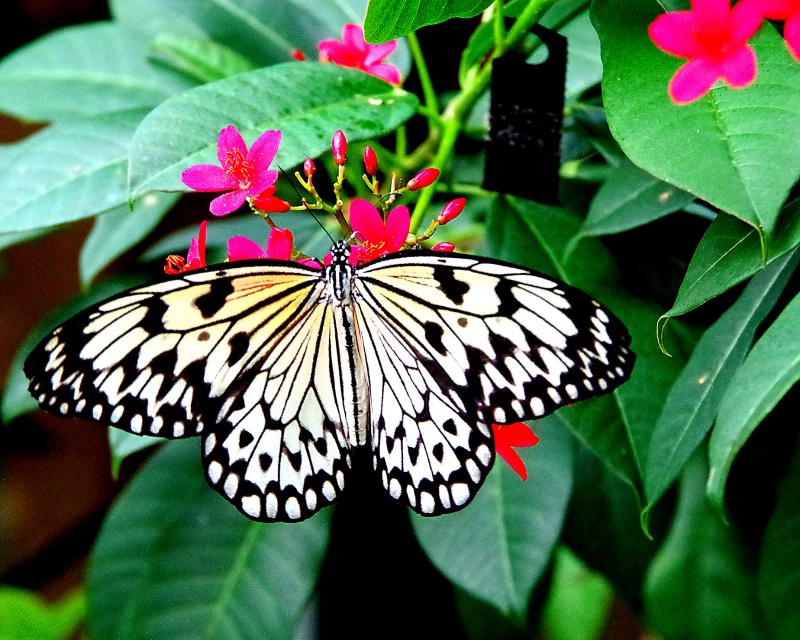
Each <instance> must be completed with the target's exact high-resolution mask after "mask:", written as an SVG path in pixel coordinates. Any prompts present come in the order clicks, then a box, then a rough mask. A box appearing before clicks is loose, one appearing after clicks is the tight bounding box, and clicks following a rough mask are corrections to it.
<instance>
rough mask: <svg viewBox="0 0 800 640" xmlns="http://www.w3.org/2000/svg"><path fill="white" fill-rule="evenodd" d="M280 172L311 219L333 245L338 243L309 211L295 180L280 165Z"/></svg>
mask: <svg viewBox="0 0 800 640" xmlns="http://www.w3.org/2000/svg"><path fill="white" fill-rule="evenodd" d="M278 171H280V172H281V173H282V174H283V177H284V178H286V180H287V181H288V182H289V184H290V185H292V189H294V192H295V193H296V194H297V197H298V198H299V199H300V202H302V203H303V204H304V205H306V211H308V213H310V214H311V217H312V218H314V221H315V222H316V223H317V224H318V225H319V228H320V229H322V230H323V231H324V232H325V235H326V236H328V239H329V240H330V241H331V244H333V243H334V242H336V241H335V240H334V239H333V236H332V235H331V234H330V232H329V231H328V230H327V229H326V228H325V225H324V224H322V221H321V220H320V219H319V218H318V217H317V214H316V213H314V212H313V211H312V210H311V209H309V207H308V204H307V203H306V199H305V198H304V197H303V196H302V195H301V193H300V191H298V190H297V186H296V185H295V183H294V180H292V178H291V176H290V175H289V174H288V173H287V172H286V170H285V169H284V168H283V167H281V166H280V165H278Z"/></svg>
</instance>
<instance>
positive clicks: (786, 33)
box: [783, 12, 800, 62]
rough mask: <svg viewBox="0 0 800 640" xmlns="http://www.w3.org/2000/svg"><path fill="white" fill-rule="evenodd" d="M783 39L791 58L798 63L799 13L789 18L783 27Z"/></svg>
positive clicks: (799, 52)
mask: <svg viewBox="0 0 800 640" xmlns="http://www.w3.org/2000/svg"><path fill="white" fill-rule="evenodd" d="M783 37H784V38H785V39H786V47H787V48H788V49H789V53H790V54H792V57H793V58H794V59H795V60H797V61H798V62H800V12H798V13H797V15H794V16H792V17H791V18H789V19H788V20H787V21H786V23H785V24H784V25H783Z"/></svg>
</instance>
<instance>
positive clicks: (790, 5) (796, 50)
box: [742, 0, 800, 62]
mask: <svg viewBox="0 0 800 640" xmlns="http://www.w3.org/2000/svg"><path fill="white" fill-rule="evenodd" d="M745 3H747V4H751V5H754V6H755V8H756V10H757V11H759V12H760V13H761V15H762V16H763V17H764V18H767V19H768V20H785V21H786V22H785V24H784V25H783V38H784V39H785V40H786V47H787V48H788V49H789V53H790V54H792V57H793V58H794V59H795V60H797V61H798V62H800V0H743V2H742V4H745Z"/></svg>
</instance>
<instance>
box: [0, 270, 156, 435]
mask: <svg viewBox="0 0 800 640" xmlns="http://www.w3.org/2000/svg"><path fill="white" fill-rule="evenodd" d="M141 283H142V278H141V276H136V275H124V276H118V277H115V278H113V279H109V280H107V281H105V282H102V283H100V284H98V285H97V286H96V287H94V288H93V289H92V290H91V291H89V292H88V293H86V294H85V295H82V296H78V297H76V298H73V299H72V300H70V301H68V302H66V303H65V304H63V305H61V306H59V307H58V308H57V309H56V310H55V311H53V313H51V314H49V315H48V316H47V317H46V318H45V319H44V320H42V321H41V322H39V323H38V324H37V325H36V326H35V327H34V328H33V330H32V331H31V332H30V333H29V334H28V336H27V337H26V338H25V340H24V341H23V342H22V344H21V345H20V346H19V349H17V353H16V355H15V356H14V360H13V361H12V362H11V367H10V368H9V371H8V377H7V378H6V387H5V390H4V392H3V401H2V406H0V409H1V411H0V417H2V421H3V422H4V423H6V424H8V423H9V422H11V420H13V419H14V418H16V417H18V416H21V415H23V414H25V413H28V412H30V411H33V410H35V409H36V408H37V407H38V406H39V405H38V404H36V401H35V400H34V399H33V396H31V394H30V393H28V379H27V378H26V377H25V374H24V373H23V372H22V364H23V363H24V362H25V358H27V357H28V354H29V353H30V352H31V351H32V350H33V348H34V347H35V346H36V345H37V344H38V343H39V341H40V340H42V338H44V337H45V336H46V335H47V334H48V333H49V332H50V331H52V330H53V328H54V327H56V326H57V325H58V324H60V323H62V322H63V321H64V320H66V319H67V318H70V317H72V316H74V315H75V314H76V313H78V312H79V311H81V310H83V309H85V308H86V307H88V306H89V305H92V304H94V303H96V302H100V301H101V300H104V299H106V298H109V297H111V296H113V295H114V294H116V293H119V292H120V291H124V290H125V289H130V288H132V287H134V286H136V285H138V284H141Z"/></svg>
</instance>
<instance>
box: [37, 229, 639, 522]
mask: <svg viewBox="0 0 800 640" xmlns="http://www.w3.org/2000/svg"><path fill="white" fill-rule="evenodd" d="M349 253H350V246H349V245H348V244H347V243H346V242H339V243H337V244H336V245H335V246H334V247H333V250H332V256H333V260H332V263H331V265H330V266H328V267H325V268H324V269H323V270H321V271H320V270H315V269H313V268H311V267H308V266H304V265H301V264H297V263H293V262H288V261H277V260H260V261H247V262H236V263H228V264H224V265H216V266H211V267H207V268H204V269H201V270H197V271H190V272H185V273H183V274H181V275H179V276H175V277H171V278H170V279H168V280H165V281H163V282H159V283H156V284H151V285H147V286H142V287H138V288H136V289H133V290H131V291H128V292H126V293H122V294H119V295H117V296H115V297H113V298H110V299H109V300H106V301H105V302H102V303H100V304H98V305H95V306H93V307H90V308H88V309H86V310H85V311H83V312H81V313H79V314H78V315H76V316H74V317H73V318H71V319H70V320H68V321H67V322H65V323H64V324H63V325H61V326H60V327H58V328H56V329H55V330H54V331H53V332H52V333H51V334H50V335H49V336H47V337H46V338H45V339H44V340H42V342H41V343H40V344H39V345H38V346H37V347H36V348H35V349H34V350H33V352H32V353H31V354H30V356H29V357H28V359H27V360H26V362H25V373H26V375H27V376H28V378H29V379H30V391H31V393H32V394H33V396H34V397H35V398H36V399H37V400H38V402H39V404H40V405H41V406H42V407H43V408H45V409H47V410H48V411H51V412H53V413H57V414H62V415H65V416H77V417H81V418H88V419H90V420H95V421H98V422H102V423H107V424H111V425H113V426H114V427H117V428H120V429H124V430H126V431H130V432H132V433H136V434H148V435H156V436H162V437H165V438H184V437H189V436H194V435H202V458H203V466H204V467H205V473H206V477H207V479H208V482H209V484H210V485H211V486H212V487H213V488H214V489H216V490H217V491H218V492H219V493H220V494H222V495H223V496H224V497H225V498H226V499H227V500H229V501H230V502H231V503H233V504H234V505H235V506H236V507H237V508H238V509H240V510H241V511H242V512H243V513H244V514H245V515H247V516H248V517H250V518H252V519H254V520H260V521H276V520H277V521H298V520H302V519H304V518H307V517H309V516H310V515H312V514H313V513H314V512H316V511H317V510H319V509H320V508H322V507H324V506H326V505H329V504H331V503H332V502H333V501H334V500H336V498H337V496H338V495H339V494H340V493H341V492H342V490H343V489H344V486H345V479H346V476H347V471H348V468H349V466H350V464H351V451H352V449H353V448H354V447H358V446H361V445H368V446H369V447H370V448H371V449H372V456H373V462H374V467H375V470H376V471H377V473H378V474H379V475H380V477H381V480H382V482H383V486H384V487H385V488H386V490H387V491H388V492H389V494H390V495H391V496H392V497H393V498H395V499H396V500H399V501H400V502H403V503H405V504H407V505H408V506H410V507H411V508H412V509H414V510H415V511H417V512H419V513H421V514H423V515H429V516H430V515H438V514H442V513H448V512H451V511H456V510H458V509H461V508H462V507H464V506H465V505H466V504H467V503H468V502H469V501H470V500H471V499H472V498H473V497H474V496H475V493H476V492H477V491H478V489H479V488H480V486H481V484H482V483H483V481H484V479H485V477H486V475H487V473H488V472H489V470H490V469H491V467H492V464H493V462H494V446H493V436H492V428H491V424H492V423H498V424H509V423H513V422H516V421H520V420H527V419H532V418H540V417H542V416H545V415H547V414H549V413H551V412H552V411H554V410H555V409H557V408H558V407H560V406H563V405H565V404H568V403H572V402H575V401H577V400H582V399H584V398H589V397H592V396H597V395H600V394H602V393H606V392H608V391H610V390H612V389H614V388H615V387H617V386H618V385H620V384H621V383H622V382H624V381H625V380H626V379H627V378H628V377H629V375H630V373H631V369H632V368H633V363H634V359H635V356H634V354H633V353H632V352H631V351H630V350H629V348H628V346H629V343H630V337H629V335H628V332H627V331H626V329H625V327H624V326H623V325H622V324H621V323H620V321H619V320H617V319H616V318H615V317H614V316H613V315H612V314H611V313H610V312H609V311H608V310H606V309H604V308H603V307H602V306H601V305H600V304H599V303H597V302H595V301H594V300H592V299H591V298H590V297H589V296H587V295H586V294H585V293H583V292H581V291H579V290H577V289H574V288H572V287H569V286H568V285H565V284H563V283H561V282H558V281H555V280H553V279H551V278H549V277H547V276H544V275H542V274H539V273H536V272H533V271H529V270H527V269H523V268H521V267H518V266H514V265H511V264H507V263H504V262H499V261H497V260H491V259H487V258H479V257H473V256H468V255H458V254H454V253H451V254H443V253H437V252H426V251H405V252H402V253H396V254H391V255H388V256H385V257H382V258H379V259H377V260H374V261H372V262H369V263H367V264H364V265H361V266H358V267H352V266H350V264H348V262H347V260H348V256H349Z"/></svg>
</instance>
